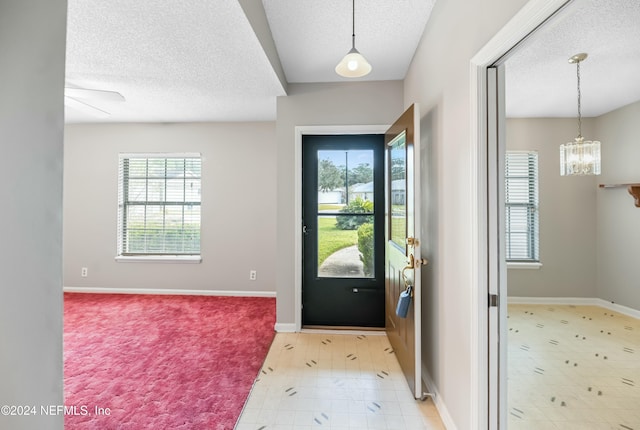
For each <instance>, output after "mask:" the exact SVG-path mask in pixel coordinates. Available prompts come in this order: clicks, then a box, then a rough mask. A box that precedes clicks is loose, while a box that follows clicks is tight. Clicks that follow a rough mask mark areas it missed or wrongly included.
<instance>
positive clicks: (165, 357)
mask: <svg viewBox="0 0 640 430" xmlns="http://www.w3.org/2000/svg"><path fill="white" fill-rule="evenodd" d="M274 323H275V299H272V298H249V297H242V298H240V297H208V296H151V295H126V294H122V295H115V294H114V295H111V294H70V293H65V295H64V390H65V406H66V407H67V411H66V413H65V429H67V430H76V429H96V430H98V429H99V430H111V429H118V430H134V429H172V430H175V429H183V430H186V429H216V430H230V429H233V427H234V425H235V423H236V421H237V419H238V416H239V415H240V412H241V411H242V407H243V405H244V402H245V401H246V398H247V396H248V394H249V390H250V389H251V386H252V384H253V381H254V379H255V377H256V376H257V374H258V372H259V370H260V367H261V366H262V363H263V361H264V358H265V357H266V355H267V351H268V349H269V346H270V345H271V341H272V340H273V337H274V332H273V326H274ZM96 408H101V409H98V411H97V412H98V413H96ZM107 408H108V409H107ZM100 412H103V413H104V414H101V413H100Z"/></svg>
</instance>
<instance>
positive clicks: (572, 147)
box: [560, 53, 600, 176]
mask: <svg viewBox="0 0 640 430" xmlns="http://www.w3.org/2000/svg"><path fill="white" fill-rule="evenodd" d="M586 58H587V54H585V53H582V54H576V55H574V56H573V57H571V58H569V63H571V64H575V65H576V69H577V75H578V137H576V138H575V141H573V142H568V143H563V144H562V145H560V175H561V176H584V175H599V174H600V142H599V141H597V140H594V141H591V140H587V141H585V140H584V137H582V113H581V107H582V106H581V104H580V97H581V94H580V63H581V62H582V61H584V60H585V59H586Z"/></svg>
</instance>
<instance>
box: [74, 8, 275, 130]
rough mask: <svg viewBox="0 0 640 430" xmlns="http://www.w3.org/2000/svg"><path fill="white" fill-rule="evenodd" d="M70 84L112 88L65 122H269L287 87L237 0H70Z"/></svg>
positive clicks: (83, 86) (103, 88)
mask: <svg viewBox="0 0 640 430" xmlns="http://www.w3.org/2000/svg"><path fill="white" fill-rule="evenodd" d="M66 67H67V71H66V80H67V84H68V85H69V86H74V87H80V88H90V89H100V90H109V91H117V92H119V93H121V94H122V95H123V96H124V97H125V99H126V101H125V102H108V101H103V100H85V102H86V103H89V104H91V105H93V106H95V107H97V108H99V109H102V110H105V111H108V112H109V113H110V114H111V115H110V116H109V117H108V118H99V117H96V116H95V115H93V113H92V112H91V111H90V110H83V109H72V108H69V109H67V110H66V117H67V121H68V122H82V121H115V122H122V121H126V122H131V121H144V122H174V121H175V122H179V121H211V120H215V121H238V120H272V119H274V117H275V104H276V97H277V96H280V95H284V94H285V89H284V88H283V85H282V83H281V81H280V80H279V79H278V76H277V74H276V73H275V72H274V68H273V67H272V64H271V62H270V61H269V59H268V57H267V55H266V54H265V51H264V49H263V46H262V44H261V43H260V40H259V39H258V37H257V36H256V33H255V32H254V30H253V28H252V26H251V24H250V22H249V20H248V18H247V16H246V15H245V13H244V11H243V9H242V7H241V6H240V3H239V2H238V1H236V0H226V1H218V0H216V1H210V0H188V1H187V0H184V1H166V0H136V1H130V0H106V1H105V0H69V2H68V30H67V61H66Z"/></svg>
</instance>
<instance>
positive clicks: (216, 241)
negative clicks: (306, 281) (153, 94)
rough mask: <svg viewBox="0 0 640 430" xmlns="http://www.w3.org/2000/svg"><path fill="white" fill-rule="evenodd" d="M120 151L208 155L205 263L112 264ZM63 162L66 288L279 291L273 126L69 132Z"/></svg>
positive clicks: (134, 126)
mask: <svg viewBox="0 0 640 430" xmlns="http://www.w3.org/2000/svg"><path fill="white" fill-rule="evenodd" d="M120 152H199V153H201V154H202V166H203V173H202V230H201V231H202V236H201V254H202V263H200V264H177V263H176V264H173V263H171V264H170V263H147V262H145V263H130V262H126V263H123V262H116V261H115V260H114V257H115V255H116V229H117V225H116V223H117V201H118V200H117V190H118V187H117V183H118V153H120ZM64 157H65V159H64V161H65V170H64V285H65V287H76V288H117V289H155V290H162V289H170V290H171V289H186V290H216V291H220V290H222V291H229V290H231V291H236V292H241V293H242V292H258V293H260V294H261V293H264V292H271V293H274V292H275V260H276V254H275V250H276V248H275V241H276V233H275V220H276V206H275V201H276V186H275V181H276V168H275V162H276V161H275V123H273V122H258V123H216V124H206V123H199V124H115V125H68V126H67V127H66V129H65V155H64ZM82 267H87V268H88V274H89V276H88V277H86V278H82V277H81V276H80V272H81V268H82ZM250 269H254V270H257V274H258V276H257V280H256V281H250V280H249V270H250Z"/></svg>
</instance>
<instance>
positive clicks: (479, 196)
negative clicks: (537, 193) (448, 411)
mask: <svg viewBox="0 0 640 430" xmlns="http://www.w3.org/2000/svg"><path fill="white" fill-rule="evenodd" d="M571 1H572V0H530V1H529V2H528V3H527V4H526V5H525V6H524V7H523V8H522V9H521V10H520V11H519V12H518V13H517V14H516V15H515V16H514V17H513V18H512V19H511V20H510V21H509V22H508V23H507V24H506V25H505V26H504V27H503V28H502V29H501V30H500V31H498V33H497V34H496V35H495V36H494V37H493V38H492V39H491V40H490V41H489V42H488V43H487V44H486V45H485V46H484V47H483V48H482V49H480V51H478V53H477V54H476V55H475V56H474V57H473V58H472V59H471V61H470V91H471V94H470V116H471V117H470V121H471V136H470V137H471V138H470V148H469V149H470V153H471V166H469V167H470V171H471V176H470V177H471V181H472V183H471V190H472V191H471V192H472V196H471V197H472V213H471V219H472V229H473V230H472V234H473V236H472V244H471V245H472V246H471V249H472V279H473V281H474V282H475V283H476V285H475V286H473V287H472V298H471V300H472V309H471V312H472V317H471V327H470V331H471V351H472V354H473V357H472V359H471V369H470V372H471V375H472V378H471V379H472V381H471V384H472V386H471V389H472V392H473V393H474V395H472V404H471V419H472V422H474V423H477V428H478V429H480V430H484V429H490V430H495V429H498V428H506V423H505V422H500V420H499V419H498V417H491V416H489V398H492V401H493V402H495V401H499V402H500V403H504V406H506V397H502V398H500V399H498V393H495V392H489V383H488V377H489V354H494V355H495V356H497V355H499V351H490V350H489V344H488V333H489V324H488V315H489V312H488V295H489V291H492V290H494V291H497V289H498V286H495V285H493V286H490V285H489V283H488V281H487V279H488V275H489V270H490V267H489V259H488V255H487V245H488V244H489V243H493V244H497V243H498V240H499V237H498V234H497V233H496V234H492V235H491V236H489V232H488V229H487V223H488V221H489V220H488V208H489V206H488V204H489V203H488V195H487V186H488V184H495V185H497V184H496V173H497V172H489V171H488V169H487V107H486V103H487V68H488V67H489V66H491V65H492V64H494V63H496V62H497V61H498V60H500V59H501V58H502V57H504V56H505V55H506V54H507V53H508V52H509V51H511V49H513V48H514V47H515V46H517V45H518V44H519V43H520V42H521V41H522V40H523V39H525V38H527V37H528V36H529V35H530V34H531V33H532V32H533V31H535V30H536V29H537V28H538V27H540V26H541V25H543V24H544V23H545V22H546V21H547V20H548V19H549V18H550V17H552V16H553V15H554V14H555V13H556V12H557V11H558V10H560V9H562V8H563V7H564V6H565V5H567V4H568V3H570V2H571ZM491 269H493V270H498V271H499V270H500V268H491ZM502 302H503V303H506V300H505V298H503V301H502ZM502 344H504V342H502ZM492 385H494V386H497V385H496V384H495V383H494V384H492ZM498 385H500V384H499V383H498ZM502 395H503V396H505V393H504V392H503V393H502ZM492 410H495V408H493V409H492Z"/></svg>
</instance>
